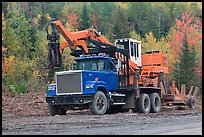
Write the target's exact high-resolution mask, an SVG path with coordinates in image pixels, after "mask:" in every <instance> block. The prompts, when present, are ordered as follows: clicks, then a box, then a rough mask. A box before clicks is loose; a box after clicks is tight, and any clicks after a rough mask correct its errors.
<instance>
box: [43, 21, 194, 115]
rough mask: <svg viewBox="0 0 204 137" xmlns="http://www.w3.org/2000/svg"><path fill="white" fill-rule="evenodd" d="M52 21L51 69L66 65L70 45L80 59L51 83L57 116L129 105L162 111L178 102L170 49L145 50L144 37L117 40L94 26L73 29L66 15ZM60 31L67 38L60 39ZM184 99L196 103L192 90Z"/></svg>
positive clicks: (143, 110)
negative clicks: (170, 84) (169, 80)
mask: <svg viewBox="0 0 204 137" xmlns="http://www.w3.org/2000/svg"><path fill="white" fill-rule="evenodd" d="M51 26H52V33H51V34H48V37H47V39H48V40H49V44H48V68H55V69H56V68H59V67H61V65H62V58H61V55H62V53H63V50H64V48H66V47H69V48H70V49H71V53H70V54H71V55H72V56H74V57H76V59H75V61H76V62H77V63H76V69H75V70H68V71H58V72H57V71H56V72H55V82H54V83H51V84H49V86H48V91H47V94H46V102H47V103H48V109H49V112H50V114H51V115H53V116H54V115H64V114H66V111H67V110H69V109H84V108H89V109H90V111H91V113H92V114H98V115H102V114H105V113H110V112H115V111H127V110H129V109H131V110H133V112H140V113H149V112H151V113H158V112H160V109H161V106H162V105H163V104H167V103H169V102H171V101H174V102H175V100H174V99H175V97H176V96H172V94H173V93H174V89H173V90H172V94H169V93H168V92H167V88H166V84H165V74H168V56H167V53H160V52H159V51H150V52H146V53H144V54H142V53H141V41H138V40H134V39H131V38H123V39H116V40H115V43H114V44H112V43H111V42H109V41H108V40H107V39H106V38H105V37H104V36H103V35H100V33H99V32H98V31H97V30H96V29H93V28H90V29H86V30H83V31H76V32H69V31H68V30H67V29H65V27H64V26H63V25H62V23H61V21H60V20H52V22H51ZM58 33H61V34H62V35H63V37H64V38H65V40H66V41H65V42H63V43H59V42H58V41H59V34H58ZM177 98H178V97H177ZM181 98H182V99H181ZM179 100H180V102H179V103H184V104H187V105H189V106H191V107H192V106H194V100H193V96H191V95H189V96H184V97H183V96H182V97H180V98H179ZM189 100H190V101H189ZM177 101H178V99H177ZM189 102H190V103H189ZM179 103H178V104H179Z"/></svg>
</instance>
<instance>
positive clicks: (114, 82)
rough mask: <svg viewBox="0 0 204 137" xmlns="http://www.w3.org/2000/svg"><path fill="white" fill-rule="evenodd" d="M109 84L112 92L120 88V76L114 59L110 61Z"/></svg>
mask: <svg viewBox="0 0 204 137" xmlns="http://www.w3.org/2000/svg"><path fill="white" fill-rule="evenodd" d="M107 82H108V83H107V84H108V85H109V89H110V90H114V89H117V88H118V74H117V69H116V65H115V60H114V59H109V60H108V71H107Z"/></svg>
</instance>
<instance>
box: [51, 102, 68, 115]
mask: <svg viewBox="0 0 204 137" xmlns="http://www.w3.org/2000/svg"><path fill="white" fill-rule="evenodd" d="M48 110H49V112H50V114H51V115H52V116H55V115H65V114H66V110H65V109H64V108H63V107H61V106H58V105H51V104H48Z"/></svg>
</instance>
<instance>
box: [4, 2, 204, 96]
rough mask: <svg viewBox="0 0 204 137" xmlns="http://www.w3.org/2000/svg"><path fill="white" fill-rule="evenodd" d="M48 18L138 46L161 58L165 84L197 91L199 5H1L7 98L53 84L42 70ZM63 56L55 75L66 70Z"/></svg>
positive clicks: (199, 75)
mask: <svg viewBox="0 0 204 137" xmlns="http://www.w3.org/2000/svg"><path fill="white" fill-rule="evenodd" d="M51 18H55V19H59V20H60V21H61V22H62V23H63V25H64V26H65V27H66V28H67V29H68V30H69V31H71V32H74V31H77V30H79V31H80V30H84V29H88V28H90V27H94V28H96V29H97V30H98V31H99V32H101V34H102V35H104V36H105V37H106V38H107V39H108V40H109V41H110V42H112V43H113V42H114V39H117V38H132V39H136V40H140V41H142V53H144V52H146V51H151V50H159V51H160V52H167V53H168V57H169V60H168V62H169V74H168V75H167V78H168V83H167V84H170V83H171V82H172V80H175V82H176V85H177V87H179V86H180V84H181V83H183V84H186V85H187V89H189V88H190V86H192V85H194V86H199V87H200V88H202V2H2V88H3V87H4V88H6V89H7V91H8V92H10V93H11V94H12V95H13V96H15V95H16V94H19V93H23V94H24V93H28V92H46V89H47V86H48V83H49V82H50V81H52V80H54V70H47V69H45V67H46V66H47V52H48V50H47V44H48V40H47V33H46V30H47V29H48V30H49V31H51V30H50V20H51ZM60 37H61V41H65V40H64V39H63V37H62V36H60ZM69 53H70V49H69V48H65V51H64V53H63V68H62V69H61V70H69V69H71V67H70V63H71V62H72V61H73V59H74V57H72V56H70V55H69Z"/></svg>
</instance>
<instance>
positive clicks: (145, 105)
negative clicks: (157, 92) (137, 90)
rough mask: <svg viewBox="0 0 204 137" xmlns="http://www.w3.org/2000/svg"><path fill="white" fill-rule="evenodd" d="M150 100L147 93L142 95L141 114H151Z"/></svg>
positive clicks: (140, 99) (139, 110)
mask: <svg viewBox="0 0 204 137" xmlns="http://www.w3.org/2000/svg"><path fill="white" fill-rule="evenodd" d="M150 104H151V103H150V98H149V96H148V95H147V94H146V93H142V94H140V97H139V100H138V112H139V113H149V111H150Z"/></svg>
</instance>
